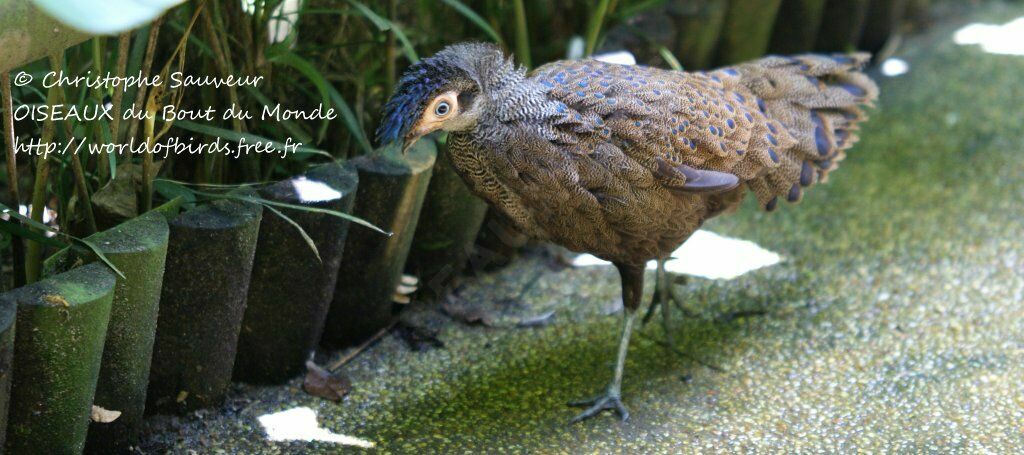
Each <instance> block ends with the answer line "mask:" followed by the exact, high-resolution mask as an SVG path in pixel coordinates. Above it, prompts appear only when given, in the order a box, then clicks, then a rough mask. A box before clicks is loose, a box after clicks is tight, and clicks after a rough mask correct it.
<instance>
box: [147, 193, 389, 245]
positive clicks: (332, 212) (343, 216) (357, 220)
mask: <svg viewBox="0 0 1024 455" xmlns="http://www.w3.org/2000/svg"><path fill="white" fill-rule="evenodd" d="M157 181H161V182H164V183H165V184H167V185H173V186H177V187H178V188H179V189H178V190H176V191H188V192H191V193H193V194H196V195H199V196H203V197H206V198H209V199H233V200H236V201H243V202H249V203H252V204H260V205H264V206H266V205H272V206H274V207H281V208H288V209H294V210H299V211H302V212H313V213H323V214H325V215H330V216H334V217H338V218H341V219H343V220H348V221H351V222H353V223H356V224H358V225H361V226H366V227H368V228H370V229H373V230H374V231H377V232H380V233H381V234H384V235H387V236H389V237H390V236H391V235H393V233H391V232H387V231H385V230H383V229H381V228H379V227H377V226H374V225H373V224H372V223H370V222H369V221H366V220H364V219H362V218H359V217H356V216H352V215H349V214H347V213H344V212H339V211H337V210H331V209H325V208H320V207H312V206H308V205H297V204H288V203H286V202H278V201H271V200H269V199H264V198H261V197H259V196H249V195H239V194H233V193H211V192H208V191H201V190H196V189H192V188H189V187H187V186H185V184H184V183H183V182H178V181H174V180H167V179H159V180H157ZM203 186H207V185H203ZM245 186H250V185H247V184H243V185H238V186H236V187H245ZM217 187H219V188H231V185H218V186H217Z"/></svg>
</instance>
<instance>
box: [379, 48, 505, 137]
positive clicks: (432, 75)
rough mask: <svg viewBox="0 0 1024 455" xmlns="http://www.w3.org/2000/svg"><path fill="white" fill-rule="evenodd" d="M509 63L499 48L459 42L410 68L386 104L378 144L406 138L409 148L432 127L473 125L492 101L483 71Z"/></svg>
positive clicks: (449, 128)
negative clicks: (486, 96)
mask: <svg viewBox="0 0 1024 455" xmlns="http://www.w3.org/2000/svg"><path fill="white" fill-rule="evenodd" d="M504 61H505V60H504V56H503V54H502V53H501V50H500V49H498V48H497V47H496V46H493V45H489V44H456V45H452V46H448V47H447V48H445V49H444V50H442V51H441V52H438V53H437V54H435V55H433V56H432V57H429V58H425V59H423V60H420V61H419V62H418V63H416V64H414V65H412V66H410V67H409V69H407V70H406V71H405V73H404V74H402V78H401V80H399V81H398V84H397V86H396V87H395V92H394V94H392V95H391V99H389V100H388V102H387V104H385V105H384V114H383V116H382V118H381V124H380V127H378V128H377V142H378V143H379V144H380V145H386V144H390V143H393V142H397V141H402V143H403V144H402V151H403V152H404V151H405V150H408V148H409V147H411V146H412V144H413V143H415V142H416V141H417V140H418V139H419V138H421V137H423V136H424V135H427V134H429V133H431V132H433V131H437V130H443V131H465V130H468V129H470V128H472V127H473V126H474V125H476V123H477V120H478V119H479V118H480V115H481V114H482V113H483V111H484V109H485V107H484V105H486V104H487V103H486V101H485V100H484V99H483V98H484V97H482V96H479V95H480V92H481V88H482V87H483V86H484V85H485V84H484V83H483V81H482V80H481V77H482V76H481V75H482V74H485V72H486V71H487V68H488V67H491V66H494V65H500V64H502V63H503V62H504Z"/></svg>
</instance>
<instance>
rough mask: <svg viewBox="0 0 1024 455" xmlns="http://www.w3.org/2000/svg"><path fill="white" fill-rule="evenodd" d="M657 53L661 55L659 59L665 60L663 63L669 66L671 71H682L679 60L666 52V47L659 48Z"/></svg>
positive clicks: (670, 52) (668, 51)
mask: <svg viewBox="0 0 1024 455" xmlns="http://www.w3.org/2000/svg"><path fill="white" fill-rule="evenodd" d="M658 53H659V54H661V58H663V59H665V63H668V66H671V67H672V69H674V70H676V71H682V70H683V65H682V64H680V63H679V60H678V59H676V56H675V55H672V51H670V50H668V48H667V47H665V46H661V49H658Z"/></svg>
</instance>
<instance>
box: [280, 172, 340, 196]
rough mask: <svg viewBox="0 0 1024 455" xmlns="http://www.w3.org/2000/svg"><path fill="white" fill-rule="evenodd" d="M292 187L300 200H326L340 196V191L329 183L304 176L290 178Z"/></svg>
mask: <svg viewBox="0 0 1024 455" xmlns="http://www.w3.org/2000/svg"><path fill="white" fill-rule="evenodd" d="M292 187H294V188H295V193H296V194H297V195H298V196H299V200H301V201H302V202H326V201H333V200H335V199H340V198H341V193H340V192H339V191H338V190H336V189H334V188H331V186H330V185H328V184H326V183H324V182H318V181H316V180H310V179H307V178H306V177H305V176H299V177H296V178H294V179H292Z"/></svg>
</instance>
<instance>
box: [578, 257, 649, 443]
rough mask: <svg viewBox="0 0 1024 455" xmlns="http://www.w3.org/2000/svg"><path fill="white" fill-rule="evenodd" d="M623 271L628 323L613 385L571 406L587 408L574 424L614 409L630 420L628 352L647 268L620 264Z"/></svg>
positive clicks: (621, 274) (624, 330) (620, 269)
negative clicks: (625, 390)
mask: <svg viewBox="0 0 1024 455" xmlns="http://www.w3.org/2000/svg"><path fill="white" fill-rule="evenodd" d="M616 267H618V269H619V276H620V277H621V278H622V303H623V307H624V309H625V311H624V313H625V314H624V316H625V317H624V319H625V323H624V324H623V327H622V337H621V338H620V339H619V351H618V357H617V358H616V360H615V371H614V373H613V376H612V382H611V383H610V384H608V388H607V389H606V390H605V392H604V393H603V394H601V395H598V396H596V397H594V398H592V399H589V400H583V401H574V402H570V403H569V406H586V407H587V409H586V410H585V411H583V412H581V413H580V414H578V415H577V416H576V417H573V418H572V421H571V422H570V423H576V422H579V421H581V420H586V419H589V418H591V417H594V416H596V415H598V414H600V413H601V411H604V410H612V411H615V412H616V413H618V414H619V417H620V418H621V419H622V420H626V419H628V418H629V411H627V410H626V407H625V406H623V404H622V373H623V370H625V368H626V353H627V352H628V351H629V338H630V336H631V335H632V333H633V321H634V320H636V310H637V307H638V306H639V305H640V299H641V297H642V296H643V289H644V267H643V265H642V264H641V265H640V266H639V267H637V266H633V265H621V264H616Z"/></svg>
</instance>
